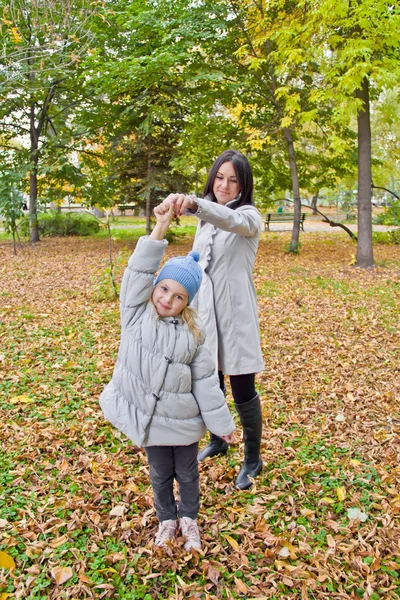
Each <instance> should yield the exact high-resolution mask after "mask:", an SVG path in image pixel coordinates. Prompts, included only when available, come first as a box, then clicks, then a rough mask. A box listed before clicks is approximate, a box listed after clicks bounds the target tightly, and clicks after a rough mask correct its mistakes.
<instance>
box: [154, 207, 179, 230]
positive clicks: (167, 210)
mask: <svg viewBox="0 0 400 600" xmlns="http://www.w3.org/2000/svg"><path fill="white" fill-rule="evenodd" d="M153 213H154V216H155V218H156V219H157V223H160V224H162V225H167V226H168V227H169V225H170V223H171V221H172V219H173V218H174V208H173V206H169V207H168V206H166V205H164V203H162V204H159V205H158V206H156V207H155V208H154V210H153Z"/></svg>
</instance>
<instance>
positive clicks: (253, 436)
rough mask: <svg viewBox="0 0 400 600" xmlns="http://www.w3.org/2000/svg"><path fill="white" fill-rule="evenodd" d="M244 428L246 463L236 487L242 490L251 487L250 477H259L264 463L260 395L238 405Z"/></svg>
mask: <svg viewBox="0 0 400 600" xmlns="http://www.w3.org/2000/svg"><path fill="white" fill-rule="evenodd" d="M235 408H236V410H237V411H238V413H239V417H240V421H241V423H242V427H243V440H244V461H243V465H242V468H241V469H240V473H239V475H238V476H237V478H236V481H235V485H236V487H237V488H239V489H241V490H247V489H248V488H249V487H251V481H250V479H249V477H257V475H258V474H259V472H260V471H261V469H262V466H263V463H262V460H261V456H260V446H261V432H262V413H261V404H260V398H259V397H258V394H257V395H256V396H255V397H254V398H253V399H252V400H249V401H248V402H244V403H243V404H236V403H235Z"/></svg>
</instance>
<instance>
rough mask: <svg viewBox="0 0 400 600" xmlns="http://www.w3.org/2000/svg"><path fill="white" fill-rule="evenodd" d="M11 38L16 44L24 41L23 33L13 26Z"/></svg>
mask: <svg viewBox="0 0 400 600" xmlns="http://www.w3.org/2000/svg"><path fill="white" fill-rule="evenodd" d="M11 39H12V41H13V43H14V44H20V43H21V42H22V37H21V34H20V33H19V31H18V29H17V28H16V27H11Z"/></svg>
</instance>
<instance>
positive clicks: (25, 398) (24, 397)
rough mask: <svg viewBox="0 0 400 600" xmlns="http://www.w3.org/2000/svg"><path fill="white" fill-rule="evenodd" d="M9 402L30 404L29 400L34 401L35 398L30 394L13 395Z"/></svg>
mask: <svg viewBox="0 0 400 600" xmlns="http://www.w3.org/2000/svg"><path fill="white" fill-rule="evenodd" d="M9 402H11V404H29V402H34V399H33V398H31V397H30V396H28V394H21V395H20V396H13V397H12V398H10V400H9Z"/></svg>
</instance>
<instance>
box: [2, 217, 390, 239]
mask: <svg viewBox="0 0 400 600" xmlns="http://www.w3.org/2000/svg"><path fill="white" fill-rule="evenodd" d="M329 218H331V219H333V221H334V220H335V217H334V216H330V217H329ZM344 225H346V227H348V228H349V229H350V230H351V231H353V232H354V233H357V224H356V223H351V224H347V223H344ZM142 227H144V225H143V224H142V225H136V224H135V223H127V224H126V225H121V224H115V225H111V229H140V228H142ZM269 228H270V233H273V232H283V231H292V228H293V223H270V226H269ZM393 229H397V227H395V226H387V225H375V224H373V225H372V231H392V230H393ZM0 232H1V233H2V232H4V229H3V227H0ZM318 232H321V233H322V232H324V233H344V234H346V232H345V231H344V230H343V229H342V228H341V227H331V226H330V225H329V223H324V222H323V221H322V217H321V216H314V215H312V216H308V215H307V217H306V220H305V221H304V233H318ZM267 233H268V232H267ZM346 235H347V234H346Z"/></svg>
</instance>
